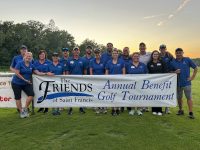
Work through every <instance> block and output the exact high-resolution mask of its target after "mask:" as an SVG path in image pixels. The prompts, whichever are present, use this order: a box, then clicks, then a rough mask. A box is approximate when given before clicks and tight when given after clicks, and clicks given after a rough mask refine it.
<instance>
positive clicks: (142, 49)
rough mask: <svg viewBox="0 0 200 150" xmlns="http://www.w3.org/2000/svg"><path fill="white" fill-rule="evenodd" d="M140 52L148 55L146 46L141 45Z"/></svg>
mask: <svg viewBox="0 0 200 150" xmlns="http://www.w3.org/2000/svg"><path fill="white" fill-rule="evenodd" d="M139 50H140V52H141V53H146V45H144V44H141V45H140V46H139Z"/></svg>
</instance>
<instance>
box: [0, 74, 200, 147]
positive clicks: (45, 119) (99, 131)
mask: <svg viewBox="0 0 200 150" xmlns="http://www.w3.org/2000/svg"><path fill="white" fill-rule="evenodd" d="M199 86H200V71H199V74H198V75H197V77H196V79H195V80H194V81H193V100H194V114H195V117H196V118H195V119H194V120H191V119H189V118H188V117H187V115H188V108H187V105H186V100H185V99H184V110H185V115H184V116H176V112H177V110H178V108H171V112H172V114H170V115H164V116H153V115H152V114H151V112H148V113H145V114H144V115H143V116H129V115H128V112H124V113H123V114H121V115H120V116H117V117H112V116H111V115H110V112H109V113H108V114H107V115H96V114H94V112H93V110H91V109H87V110H86V111H87V113H86V114H84V115H81V114H79V113H78V109H76V110H75V111H74V114H73V115H72V116H68V115H67V114H66V110H64V111H63V112H62V115H61V116H56V117H55V116H52V115H51V113H48V114H46V115H44V114H42V113H36V114H35V115H33V116H30V118H27V119H20V118H19V116H18V114H17V112H16V109H0V150H10V149H14V150H15V149H19V150H29V149H30V150H33V149H48V150H51V149H53V150H59V149H64V150H68V149H72V150H79V149H80V150H112V149H113V150H118V149H119V150H133V149H141V150H179V149H180V150H198V149H200V101H199V99H200V92H199V91H200V87H199Z"/></svg>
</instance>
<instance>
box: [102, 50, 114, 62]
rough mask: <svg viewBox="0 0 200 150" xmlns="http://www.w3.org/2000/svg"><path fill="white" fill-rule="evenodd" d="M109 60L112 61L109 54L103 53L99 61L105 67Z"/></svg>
mask: <svg viewBox="0 0 200 150" xmlns="http://www.w3.org/2000/svg"><path fill="white" fill-rule="evenodd" d="M111 59H112V54H109V53H108V52H104V53H103V54H102V55H101V60H102V62H103V63H104V65H106V64H107V62H108V61H109V60H111Z"/></svg>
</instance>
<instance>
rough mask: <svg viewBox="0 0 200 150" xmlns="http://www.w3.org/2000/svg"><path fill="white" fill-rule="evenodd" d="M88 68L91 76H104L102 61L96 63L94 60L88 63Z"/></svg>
mask: <svg viewBox="0 0 200 150" xmlns="http://www.w3.org/2000/svg"><path fill="white" fill-rule="evenodd" d="M90 68H92V70H93V75H104V74H105V65H104V63H103V62H102V61H100V62H99V63H97V61H96V58H94V59H93V60H91V61H90Z"/></svg>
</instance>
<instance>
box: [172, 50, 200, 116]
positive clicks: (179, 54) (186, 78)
mask: <svg viewBox="0 0 200 150" xmlns="http://www.w3.org/2000/svg"><path fill="white" fill-rule="evenodd" d="M175 54H176V59H174V60H172V62H171V63H170V67H171V70H172V71H174V73H177V75H178V86H177V88H178V89H177V99H178V105H179V111H178V113H177V115H184V111H183V110H182V105H183V101H182V97H183V91H184V93H185V96H186V98H187V103H188V107H189V118H191V119H194V114H193V112H192V92H191V81H192V80H193V79H194V78H195V76H196V74H197V70H198V68H197V66H196V65H195V64H194V62H193V61H192V60H191V59H190V58H188V57H183V49H182V48H177V49H176V50H175ZM190 68H193V69H194V70H193V74H192V76H190Z"/></svg>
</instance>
